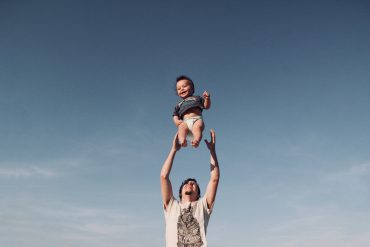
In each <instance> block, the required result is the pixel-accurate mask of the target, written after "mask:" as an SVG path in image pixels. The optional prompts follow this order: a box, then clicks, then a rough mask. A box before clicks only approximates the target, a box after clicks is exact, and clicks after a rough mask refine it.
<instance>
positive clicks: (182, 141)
mask: <svg viewBox="0 0 370 247" xmlns="http://www.w3.org/2000/svg"><path fill="white" fill-rule="evenodd" d="M179 144H180V145H181V147H186V146H188V142H187V141H186V139H184V140H179Z"/></svg>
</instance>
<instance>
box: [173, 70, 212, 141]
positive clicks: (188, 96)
mask: <svg viewBox="0 0 370 247" xmlns="http://www.w3.org/2000/svg"><path fill="white" fill-rule="evenodd" d="M176 92H177V95H178V96H179V97H180V98H181V100H180V101H179V103H178V104H177V105H176V106H175V110H174V112H173V122H174V123H175V125H176V126H177V127H178V139H179V143H180V145H181V146H182V147H186V146H187V140H186V136H188V135H189V136H192V137H193V138H192V141H191V145H192V146H193V147H195V148H196V147H198V146H199V142H200V141H201V139H202V132H203V129H204V122H203V118H202V111H203V109H209V108H210V107H211V97H210V94H209V93H208V92H207V91H204V93H203V95H202V96H194V95H193V94H194V83H193V81H192V80H191V79H190V78H189V77H187V76H184V75H182V76H179V77H177V78H176Z"/></svg>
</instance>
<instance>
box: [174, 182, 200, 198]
mask: <svg viewBox="0 0 370 247" xmlns="http://www.w3.org/2000/svg"><path fill="white" fill-rule="evenodd" d="M190 181H193V182H195V184H196V185H197V188H198V199H199V198H200V188H199V184H198V182H197V180H196V179H195V178H188V179H185V180H184V181H183V182H182V184H181V186H180V189H179V197H180V200H181V199H182V193H181V192H182V188H183V187H184V185H185V184H187V183H189V182H190Z"/></svg>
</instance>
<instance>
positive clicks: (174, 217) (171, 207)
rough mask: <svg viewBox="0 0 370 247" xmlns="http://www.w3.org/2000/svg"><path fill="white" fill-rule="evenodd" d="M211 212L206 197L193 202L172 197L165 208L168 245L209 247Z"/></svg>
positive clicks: (167, 246)
mask: <svg viewBox="0 0 370 247" xmlns="http://www.w3.org/2000/svg"><path fill="white" fill-rule="evenodd" d="M211 212H212V210H211V209H208V207H207V202H206V198H204V197H203V198H201V199H199V200H198V201H195V202H191V203H190V202H188V203H181V202H179V201H177V200H175V198H173V197H172V199H171V200H170V202H169V203H168V205H167V208H166V209H164V215H165V220H166V247H207V240H206V233H207V226H208V221H209V218H210V215H211Z"/></svg>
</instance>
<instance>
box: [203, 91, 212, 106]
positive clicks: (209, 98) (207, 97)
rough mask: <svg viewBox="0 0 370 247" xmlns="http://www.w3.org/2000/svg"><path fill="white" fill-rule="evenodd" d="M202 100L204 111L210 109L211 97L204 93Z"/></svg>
mask: <svg viewBox="0 0 370 247" xmlns="http://www.w3.org/2000/svg"><path fill="white" fill-rule="evenodd" d="M203 99H204V103H203V107H204V109H209V108H211V95H210V94H209V93H208V92H207V91H204V93H203Z"/></svg>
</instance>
